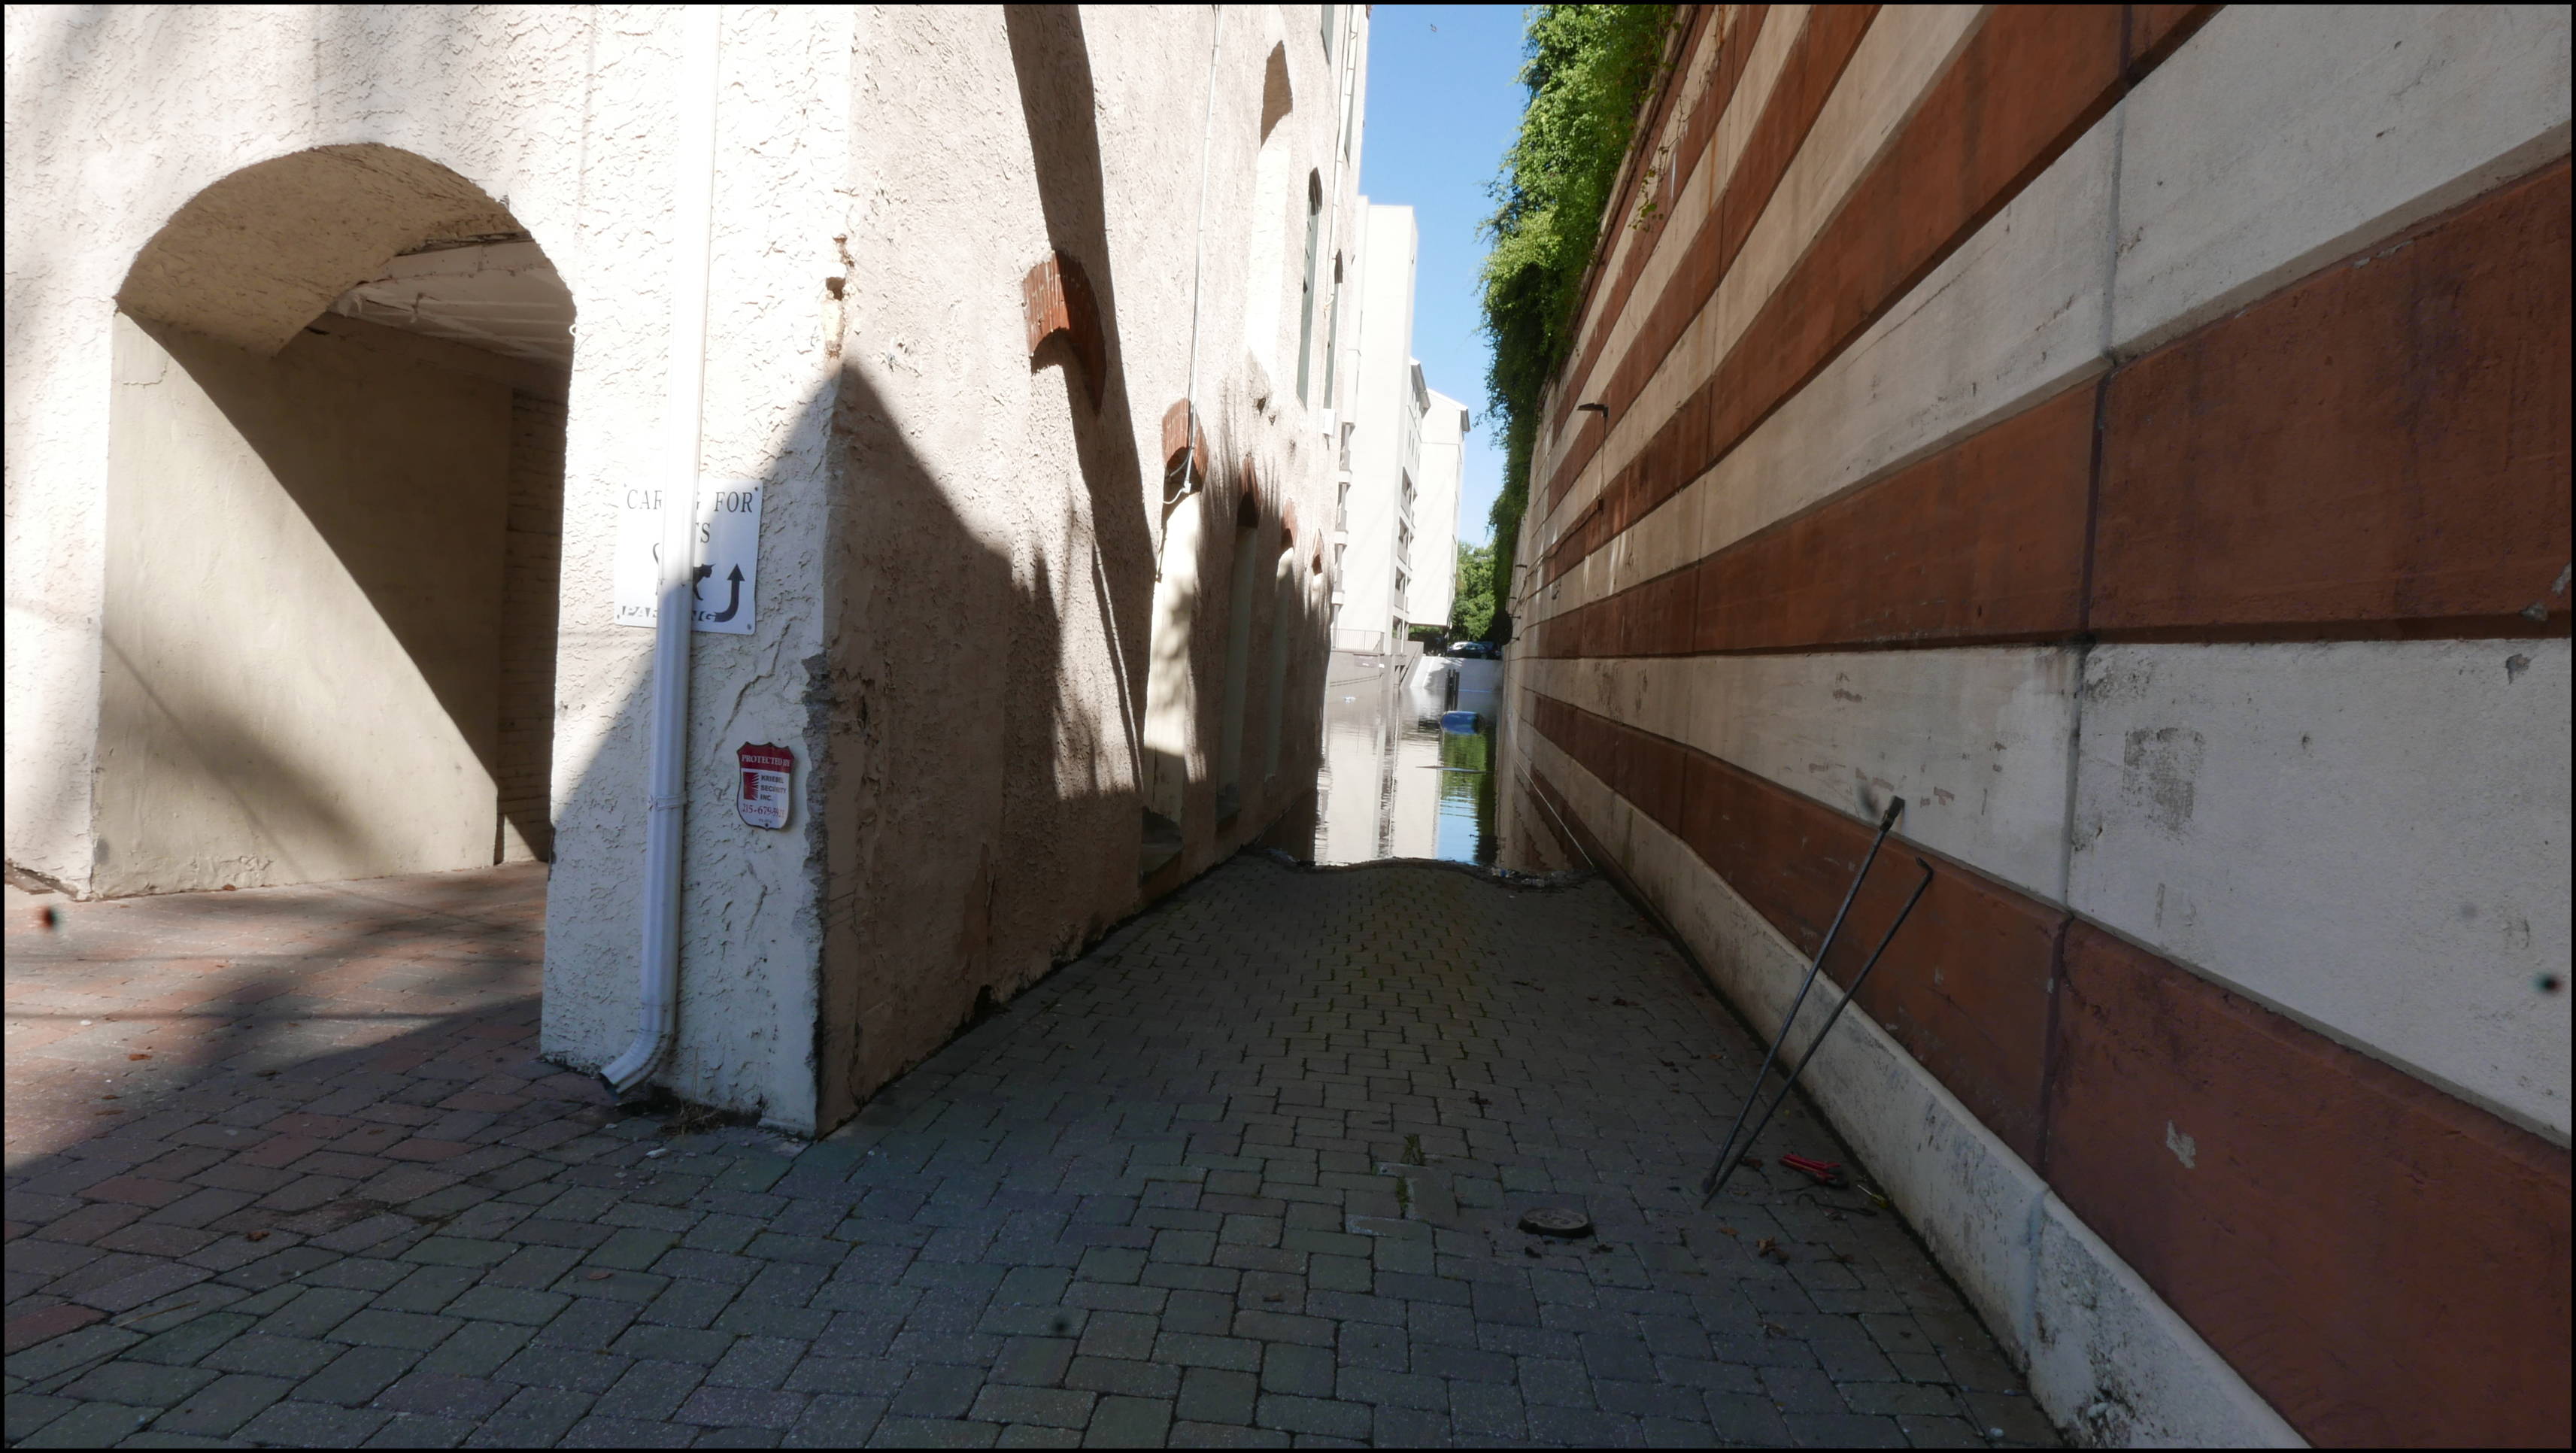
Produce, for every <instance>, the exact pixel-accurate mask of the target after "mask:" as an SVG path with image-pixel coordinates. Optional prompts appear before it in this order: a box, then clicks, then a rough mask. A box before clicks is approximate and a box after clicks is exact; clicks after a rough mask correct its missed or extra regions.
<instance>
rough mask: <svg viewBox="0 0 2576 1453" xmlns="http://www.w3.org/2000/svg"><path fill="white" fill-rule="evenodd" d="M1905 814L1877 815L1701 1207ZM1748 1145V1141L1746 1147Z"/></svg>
mask: <svg viewBox="0 0 2576 1453" xmlns="http://www.w3.org/2000/svg"><path fill="white" fill-rule="evenodd" d="M1904 811H1905V799H1904V798H1902V797H1892V798H1889V799H1888V803H1887V811H1885V812H1882V813H1880V814H1879V816H1878V836H1876V837H1874V838H1871V839H1870V840H1869V851H1868V852H1867V853H1865V854H1863V855H1862V856H1861V860H1860V871H1859V872H1857V873H1854V874H1852V881H1851V887H1850V888H1848V889H1846V890H1845V891H1844V893H1843V903H1842V906H1841V907H1840V908H1837V909H1835V910H1834V921H1833V924H1832V925H1831V926H1830V927H1828V928H1827V929H1826V930H1825V941H1824V942H1823V943H1820V944H1818V945H1816V956H1815V958H1814V959H1813V960H1811V961H1809V963H1808V964H1807V977H1806V978H1804V979H1802V980H1800V981H1799V983H1798V997H1796V998H1795V999H1792V1000H1790V1001H1789V1012H1788V1013H1787V1014H1785V1015H1783V1016H1781V1019H1780V1032H1779V1033H1778V1034H1775V1035H1773V1036H1771V1049H1770V1052H1769V1053H1767V1054H1765V1055H1763V1056H1762V1068H1760V1069H1758V1070H1755V1071H1754V1072H1753V1088H1752V1090H1751V1091H1749V1092H1748V1093H1747V1094H1746V1095H1745V1097H1744V1108H1743V1109H1741V1110H1738V1111H1736V1112H1735V1123H1734V1124H1732V1125H1730V1126H1728V1127H1726V1152H1725V1154H1723V1155H1721V1156H1720V1157H1719V1158H1718V1162H1717V1164H1716V1165H1713V1166H1710V1167H1709V1169H1708V1174H1707V1175H1706V1176H1704V1177H1702V1178H1701V1180H1700V1183H1699V1189H1700V1204H1702V1205H1706V1204H1707V1203H1708V1198H1709V1197H1711V1196H1714V1195H1716V1194H1717V1189H1716V1188H1717V1184H1718V1182H1719V1181H1720V1180H1721V1179H1723V1177H1721V1176H1720V1175H1719V1172H1720V1171H1721V1170H1723V1169H1725V1168H1726V1167H1727V1166H1730V1165H1732V1164H1734V1163H1735V1157H1736V1156H1737V1155H1740V1154H1742V1152H1741V1151H1738V1150H1737V1149H1736V1148H1735V1135H1736V1132H1737V1131H1739V1130H1742V1129H1743V1128H1744V1117H1745V1116H1747V1115H1750V1114H1752V1113H1753V1102H1754V1101H1756V1100H1759V1099H1761V1098H1762V1081H1763V1079H1764V1078H1765V1077H1766V1076H1768V1075H1769V1074H1770V1073H1771V1066H1772V1065H1773V1064H1775V1063H1777V1062H1778V1060H1779V1058H1780V1046H1782V1045H1784V1044H1787V1043H1788V1042H1789V1026H1790V1025H1792V1024H1795V1023H1797V1022H1798V1011H1799V1010H1800V1009H1803V1008H1805V1007H1806V1004H1807V991H1808V990H1810V989H1813V988H1815V987H1816V974H1817V971H1819V970H1821V969H1822V968H1824V966H1825V955H1827V954H1829V953H1832V952H1833V951H1834V939H1835V937H1836V936H1838V935H1839V934H1841V933H1842V931H1843V919H1844V918H1845V917H1847V916H1849V914H1850V913H1851V906H1852V904H1853V902H1854V901H1856V900H1857V899H1859V897H1860V885H1861V882H1862V880H1863V879H1866V878H1867V877H1868V876H1869V868H1870V864H1872V863H1875V862H1877V861H1878V850H1879V848H1880V847H1881V846H1883V845H1885V843H1886V842H1887V834H1888V833H1889V832H1890V831H1891V830H1892V829H1894V828H1895V826H1896V819H1897V818H1898V817H1899V816H1901V815H1902V814H1903V813H1904ZM1750 1144H1751V1142H1749V1141H1748V1142H1747V1145H1748V1146H1749V1145H1750Z"/></svg>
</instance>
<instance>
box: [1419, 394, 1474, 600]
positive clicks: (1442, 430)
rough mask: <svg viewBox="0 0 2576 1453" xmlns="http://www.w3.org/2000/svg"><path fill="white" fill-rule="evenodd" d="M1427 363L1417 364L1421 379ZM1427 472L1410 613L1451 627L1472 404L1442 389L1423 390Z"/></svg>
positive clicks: (1421, 481) (1423, 452)
mask: <svg viewBox="0 0 2576 1453" xmlns="http://www.w3.org/2000/svg"><path fill="white" fill-rule="evenodd" d="M1421 374H1422V368H1421V365H1419V364H1416V365H1415V366H1414V377H1415V378H1416V379H1417V380H1419V379H1420V377H1421ZM1423 399H1424V405H1423V410H1422V442H1421V445H1420V447H1419V449H1418V451H1417V454H1418V457H1419V458H1420V459H1421V461H1422V474H1421V476H1420V478H1419V479H1418V480H1417V481H1416V482H1415V484H1416V487H1415V490H1414V497H1413V519H1412V521H1411V522H1410V523H1411V526H1412V537H1411V539H1410V541H1409V542H1408V549H1407V552H1406V553H1407V555H1408V558H1409V562H1410V565H1411V571H1412V581H1411V584H1410V585H1409V586H1408V587H1407V590H1406V592H1405V612H1404V614H1405V618H1406V619H1407V620H1408V621H1410V622H1412V623H1413V624H1415V625H1429V626H1446V625H1448V623H1449V614H1450V611H1451V609H1452V608H1453V607H1454V606H1455V605H1456V604H1457V600H1458V490H1459V485H1460V481H1461V478H1462V476H1463V474H1464V472H1465V468H1466V454H1467V426H1468V415H1467V406H1466V405H1465V404H1462V403H1460V402H1458V401H1457V400H1456V399H1453V398H1451V397H1449V396H1448V395H1447V394H1444V393H1441V392H1439V391H1438V390H1436V389H1425V390H1423Z"/></svg>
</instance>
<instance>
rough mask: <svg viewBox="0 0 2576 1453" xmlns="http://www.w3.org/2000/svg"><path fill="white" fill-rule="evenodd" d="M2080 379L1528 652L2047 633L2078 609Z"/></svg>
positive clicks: (1556, 628) (1674, 651)
mask: <svg viewBox="0 0 2576 1453" xmlns="http://www.w3.org/2000/svg"><path fill="white" fill-rule="evenodd" d="M2093 400H2094V390H2093V389H2092V388H2091V387H2081V388H2075V389H2070V390H2068V391H2067V392H2065V393H2062V394H2059V395H2058V396H2057V397H2056V398H2054V399H2051V400H2049V401H2048V402H2046V403H2043V404H2041V405H2040V406H2039V407H2037V408H2035V409H2031V410H2029V411H2027V412H2025V413H2022V414H2018V415H2015V416H2014V417H2012V418H2010V419H2006V420H2004V421H2003V422H2002V423H1999V424H1996V425H1994V426H1992V427H1991V428H1988V429H1985V430H1984V431H1982V432H1980V433H1977V434H1974V435H1971V436H1970V437H1969V438H1967V439H1966V440H1964V441H1962V442H1961V443H1959V444H1957V445H1954V446H1953V447H1951V448H1949V449H1946V450H1944V451H1942V452H1941V453H1939V454H1936V455H1934V456H1932V457H1931V458H1929V459H1926V460H1924V461H1923V462H1921V463H1919V464H1916V465H1913V466H1911V467H1909V468H1906V469H1903V470H1900V471H1898V472H1897V473H1895V474H1893V475H1890V476H1888V477H1887V478H1885V479H1883V480H1880V481H1878V482H1877V483H1875V484H1871V485H1869V486H1866V487H1864V488H1862V489H1858V490H1854V491H1852V492H1850V493H1848V494H1845V495H1843V496H1841V497H1839V498H1837V499H1834V500H1831V501H1829V502H1827V503H1826V504H1825V505H1823V506H1822V507H1820V508H1818V509H1816V510H1814V511H1812V512H1810V513H1807V514H1803V515H1798V516H1793V517H1792V518H1790V519H1787V520H1784V521H1782V522H1780V523H1779V524H1776V525H1773V526H1771V527H1770V528H1768V529H1765V530H1762V531H1760V532H1758V533H1756V534H1753V535H1750V536H1747V537H1746V538H1744V539H1743V540H1740V541H1738V542H1736V543H1735V544H1734V545H1731V546H1728V547H1727V548H1726V549H1723V550H1720V551H1718V552H1717V553H1715V554H1713V555H1710V556H1708V557H1706V558H1705V559H1703V560H1701V561H1699V562H1698V563H1696V564H1694V565H1689V566H1685V567H1684V568H1682V569H1680V570H1677V571H1674V572H1672V573H1670V574H1667V575H1664V576H1662V577H1660V578H1658V579H1655V580H1651V581H1648V582H1646V583H1645V584H1643V585H1639V586H1636V587H1634V588H1632V589H1629V590H1625V591H1622V592H1620V593H1618V594H1616V595H1613V596H1610V597H1608V598H1606V599H1604V600H1600V601H1595V602H1593V603H1592V604H1590V605H1586V606H1581V607H1578V608H1576V609H1574V610H1571V611H1567V612H1565V613H1563V614H1561V615H1557V616H1553V617H1550V618H1549V619H1547V620H1544V621H1541V622H1539V623H1538V624H1536V625H1534V626H1532V627H1531V628H1530V629H1529V631H1528V632H1527V634H1528V635H1529V637H1530V638H1531V639H1530V644H1529V647H1528V649H1529V650H1530V651H1531V652H1532V653H1534V654H1537V655H1541V656H1659V655H1678V654H1686V653H1693V652H1718V651H1779V650H1819V649H1824V648H1828V647H1848V646H1857V645H1891V644H1902V645H1928V644H1935V643H1938V644H1942V645H1957V644H1963V643H1967V642H1995V641H2006V640H2041V639H2052V638H2056V637H2061V636H2065V635H2069V634H2072V633H2073V632H2074V631H2076V630H2077V629H2079V627H2080V625H2081V622H2082V602H2083V585H2084V581H2083V563H2084V529H2085V510H2086V506H2087V501H2086V494H2087V485H2088V481H2089V479H2090V477H2091V472H2092V457H2093V414H2094V403H2093Z"/></svg>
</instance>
